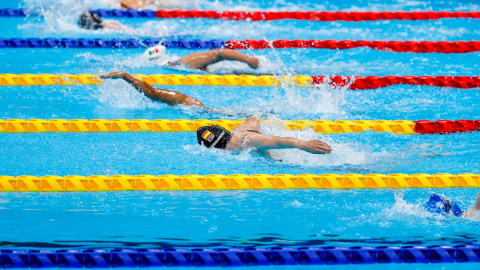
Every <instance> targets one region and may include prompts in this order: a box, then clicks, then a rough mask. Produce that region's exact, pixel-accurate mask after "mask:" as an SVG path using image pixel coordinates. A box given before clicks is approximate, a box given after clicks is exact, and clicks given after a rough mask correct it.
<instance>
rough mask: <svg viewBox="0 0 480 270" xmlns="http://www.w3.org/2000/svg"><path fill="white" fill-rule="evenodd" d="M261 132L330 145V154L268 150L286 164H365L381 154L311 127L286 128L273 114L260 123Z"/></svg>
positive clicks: (315, 165)
mask: <svg viewBox="0 0 480 270" xmlns="http://www.w3.org/2000/svg"><path fill="white" fill-rule="evenodd" d="M262 133H264V134H269V135H276V136H282V137H295V138H297V139H301V140H312V139H318V140H321V141H324V142H326V143H328V144H329V145H330V146H331V147H332V153H330V154H325V155H322V154H311V153H308V152H305V151H302V150H299V149H280V150H270V151H269V152H270V154H271V155H272V157H273V158H274V159H276V160H281V161H283V162H284V163H287V164H293V165H302V166H305V167H318V166H321V167H325V166H328V167H331V166H341V165H353V166H358V165H365V164H369V163H373V162H375V160H376V158H377V157H378V156H379V155H381V154H378V153H371V152H365V151H364V150H359V149H361V148H364V147H362V146H361V145H358V144H357V145H355V144H352V143H349V142H347V143H345V142H340V141H338V140H334V139H333V138H331V137H329V136H325V135H320V134H318V133H316V132H315V131H314V130H313V129H309V128H307V129H304V130H301V131H300V130H295V131H289V130H286V128H285V125H284V123H283V122H282V121H281V120H279V119H278V118H276V117H274V116H270V117H269V119H268V120H267V123H265V124H262Z"/></svg>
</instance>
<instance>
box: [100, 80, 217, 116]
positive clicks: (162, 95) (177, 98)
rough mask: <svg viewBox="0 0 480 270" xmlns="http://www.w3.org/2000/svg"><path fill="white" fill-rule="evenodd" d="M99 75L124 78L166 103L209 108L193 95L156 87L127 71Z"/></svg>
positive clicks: (152, 97) (136, 87) (143, 91)
mask: <svg viewBox="0 0 480 270" xmlns="http://www.w3.org/2000/svg"><path fill="white" fill-rule="evenodd" d="M99 77H100V78H101V79H123V80H124V81H126V82H128V83H129V84H131V85H132V86H133V87H135V89H137V91H139V92H140V93H143V94H145V96H147V97H149V98H151V99H153V100H156V101H160V102H163V103H166V104H168V105H179V104H184V105H187V106H197V107H202V108H207V107H205V105H203V103H202V102H200V101H198V100H196V99H195V98H193V97H190V96H187V95H185V94H182V93H179V92H176V91H170V90H165V89H160V88H156V87H154V86H151V85H150V84H148V83H146V82H145V81H143V80H140V79H137V78H135V77H133V76H132V75H130V74H128V73H126V72H122V71H118V72H112V73H110V74H106V75H100V76H99ZM207 109H209V110H211V111H213V110H212V109H210V108H207Z"/></svg>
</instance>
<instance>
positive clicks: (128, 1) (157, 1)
mask: <svg viewBox="0 0 480 270" xmlns="http://www.w3.org/2000/svg"><path fill="white" fill-rule="evenodd" d="M196 2H197V0H121V1H120V7H121V8H122V9H141V8H143V7H145V6H148V7H149V8H166V7H168V8H175V7H182V6H184V5H185V4H187V5H191V4H196Z"/></svg>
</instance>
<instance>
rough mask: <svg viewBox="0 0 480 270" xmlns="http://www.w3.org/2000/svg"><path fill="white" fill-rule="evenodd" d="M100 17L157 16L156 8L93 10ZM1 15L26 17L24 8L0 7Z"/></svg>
mask: <svg viewBox="0 0 480 270" xmlns="http://www.w3.org/2000/svg"><path fill="white" fill-rule="evenodd" d="M91 11H93V12H95V13H97V14H98V15H99V16H100V17H110V18H155V13H156V11H155V10H133V9H131V10H120V9H95V10H91ZM0 17H25V12H24V11H23V10H22V9H14V8H4V9H0Z"/></svg>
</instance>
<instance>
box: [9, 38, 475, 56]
mask: <svg viewBox="0 0 480 270" xmlns="http://www.w3.org/2000/svg"><path fill="white" fill-rule="evenodd" d="M160 42H161V44H163V45H164V46H166V47H167V48H174V49H221V48H227V49H272V48H277V49H283V48H312V49H334V50H337V49H354V48H359V47H367V48H371V49H375V50H381V51H390V52H411V53H469V52H477V51H480V41H378V40H373V41H368V40H357V41H354V40H301V39H298V40H286V39H280V40H269V41H268V40H226V41H224V40H184V39H179V40H160V39H155V38H151V39H141V40H140V39H134V38H128V39H117V38H115V39H105V38H96V39H88V38H79V39H73V38H62V39H58V38H43V39H41V38H27V39H24V38H11V39H5V38H0V48H70V49H74V48H80V49H93V48H104V49H135V48H147V47H152V46H155V45H157V44H158V43H160Z"/></svg>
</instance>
